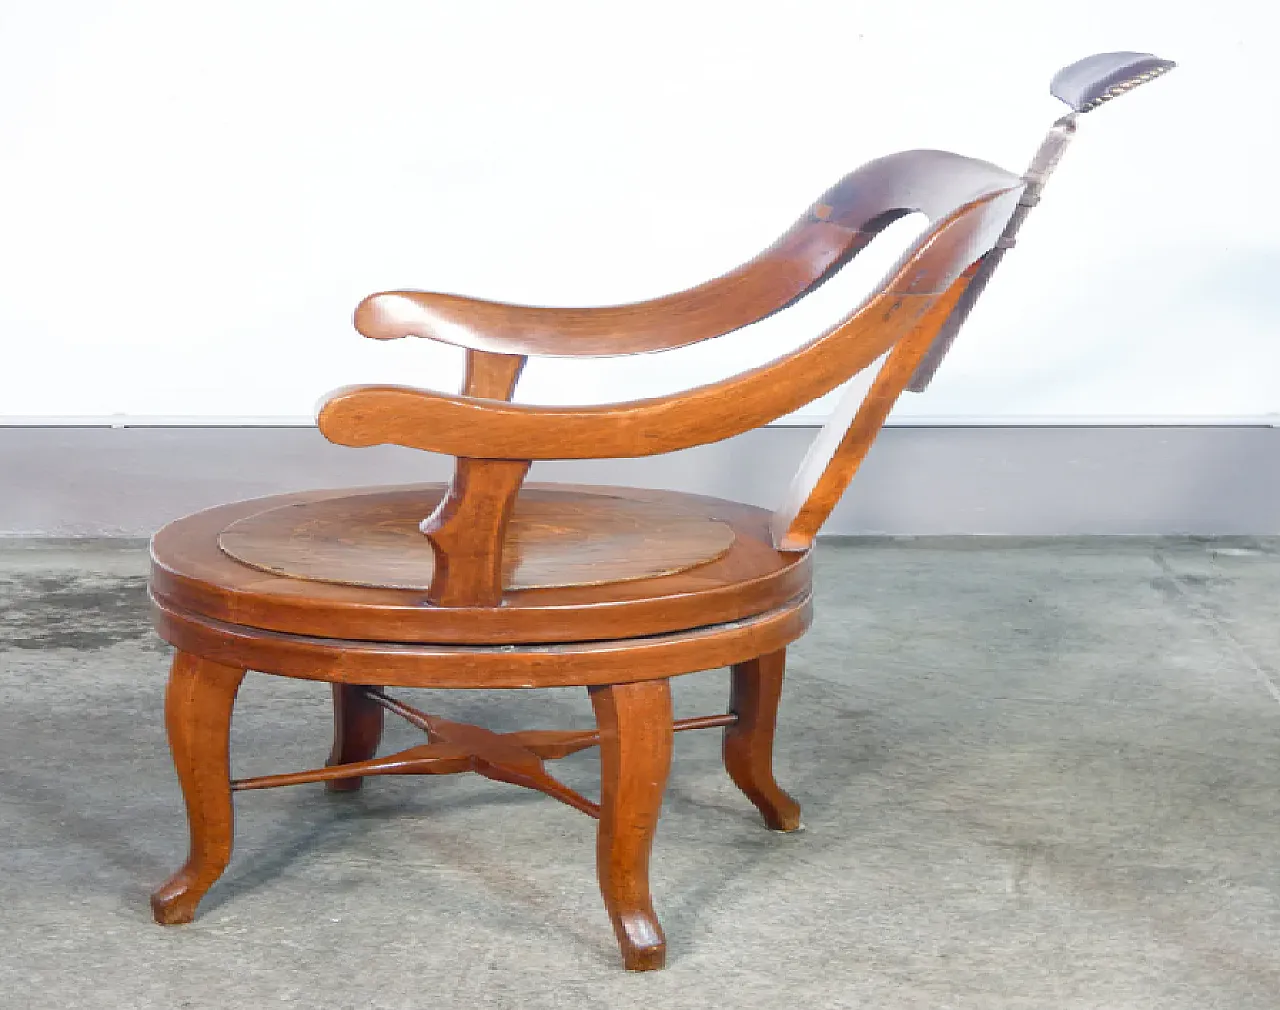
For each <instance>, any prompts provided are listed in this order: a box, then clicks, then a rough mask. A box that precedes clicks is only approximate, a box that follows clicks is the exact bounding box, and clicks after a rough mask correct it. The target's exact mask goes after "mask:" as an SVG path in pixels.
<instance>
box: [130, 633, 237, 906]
mask: <svg viewBox="0 0 1280 1010" xmlns="http://www.w3.org/2000/svg"><path fill="white" fill-rule="evenodd" d="M244 674H245V671H244V670H240V669H236V668H234V667H230V666H222V665H221V664H219V663H214V662H211V661H210V660H207V659H201V658H200V657H199V656H193V655H191V654H189V653H185V652H179V653H178V654H177V655H176V656H175V657H174V659H173V669H172V671H171V672H170V674H169V687H168V690H167V691H166V693H165V704H164V716H165V728H166V729H167V730H168V733H169V749H170V751H172V753H173V763H174V766H175V767H176V769H177V772H178V781H179V783H180V784H181V785H182V795H183V798H184V799H185V800H186V804H187V824H188V827H189V829H190V832H191V848H190V851H189V853H188V855H187V861H186V863H185V864H184V865H183V867H182V869H180V870H179V871H178V872H177V873H175V874H174V875H173V876H172V877H170V878H169V879H168V880H167V881H166V882H165V883H164V884H162V885H161V886H160V887H159V888H157V889H156V891H155V892H154V893H153V894H152V895H151V911H152V913H153V914H154V915H155V920H156V922H158V923H160V924H161V925H165V926H169V925H173V924H175V923H180V922H190V921H191V920H192V919H193V918H195V914H196V906H197V905H198V904H199V903H200V899H201V898H203V897H204V895H205V892H206V891H208V890H209V888H210V887H212V886H213V882H214V881H215V880H217V879H218V878H219V877H220V876H222V871H223V870H225V869H226V867H227V862H228V861H229V860H230V859H231V838H232V812H231V756H230V739H229V737H230V732H231V709H232V707H233V706H234V705H235V700H236V692H237V691H238V690H239V688H240V682H241V681H242V680H244Z"/></svg>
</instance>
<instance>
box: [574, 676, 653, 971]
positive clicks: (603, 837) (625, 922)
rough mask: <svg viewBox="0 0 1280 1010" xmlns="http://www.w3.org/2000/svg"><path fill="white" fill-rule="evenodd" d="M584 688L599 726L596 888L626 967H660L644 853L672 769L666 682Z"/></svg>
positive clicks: (646, 857)
mask: <svg viewBox="0 0 1280 1010" xmlns="http://www.w3.org/2000/svg"><path fill="white" fill-rule="evenodd" d="M590 692H591V703H592V705H593V706H594V708H595V712H596V723H597V725H598V726H599V728H600V827H599V834H598V836H597V838H598V841H597V849H596V871H597V874H598V876H599V878H600V893H601V895H603V897H604V904H605V907H606V908H607V909H608V911H609V918H610V919H611V920H612V921H613V930H614V932H615V933H616V934H617V936H618V944H619V946H621V948H622V962H623V965H624V967H626V968H627V970H628V971H648V970H649V969H652V968H661V967H662V965H663V963H664V962H665V961H666V954H667V941H666V937H664V936H663V934H662V927H661V926H660V925H659V924H658V917H657V916H656V915H655V914H654V911H653V899H652V898H651V897H650V894H649V852H650V849H651V848H652V846H653V835H654V830H655V829H656V828H657V825H658V812H659V810H660V809H661V807H662V793H663V790H664V789H665V787H666V784H667V772H668V771H669V770H670V768H671V738H672V736H673V733H672V729H671V720H672V717H671V687H670V684H669V683H668V682H667V681H666V680H651V681H645V682H643V683H639V684H613V685H606V686H603V687H593V688H591V689H590Z"/></svg>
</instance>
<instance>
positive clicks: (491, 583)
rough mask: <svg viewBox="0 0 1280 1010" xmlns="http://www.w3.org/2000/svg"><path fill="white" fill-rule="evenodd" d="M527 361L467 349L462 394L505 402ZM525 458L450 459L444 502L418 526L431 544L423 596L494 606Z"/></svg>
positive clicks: (441, 602) (446, 603)
mask: <svg viewBox="0 0 1280 1010" xmlns="http://www.w3.org/2000/svg"><path fill="white" fill-rule="evenodd" d="M527 360H528V359H527V358H526V357H524V356H523V355H518V354H496V353H491V352H488V351H474V350H472V351H468V352H467V371H466V377H465V379H464V380H463V383H462V392H463V394H464V395H466V396H476V397H483V398H484V399H488V400H509V399H511V395H512V393H514V392H515V388H516V382H517V381H518V380H519V378H520V373H521V371H523V369H524V365H525V362H526V361H527ZM528 472H529V460H527V459H470V458H467V457H465V456H463V457H459V458H457V459H456V460H455V462H454V470H453V480H452V481H451V482H450V483H449V491H448V493H447V494H446V495H445V497H444V500H443V501H441V502H440V504H439V505H438V506H436V510H435V511H434V512H432V513H431V515H429V516H427V518H426V519H424V520H422V524H421V526H420V527H419V528H420V529H421V530H422V532H423V534H424V535H425V536H426V538H427V539H428V540H429V541H430V542H431V549H432V551H433V553H434V554H435V564H436V567H435V573H434V574H433V575H432V577H431V585H430V587H429V588H428V589H427V599H428V600H429V601H430V602H431V603H434V604H435V605H436V606H439V607H464V606H476V607H496V606H497V605H498V604H499V603H500V602H501V601H502V586H503V565H502V546H503V543H504V542H505V540H506V533H507V527H508V525H510V522H511V513H512V511H513V510H514V509H515V503H516V497H517V495H519V493H520V485H521V484H522V483H524V478H525V475H526V474H527V473H528Z"/></svg>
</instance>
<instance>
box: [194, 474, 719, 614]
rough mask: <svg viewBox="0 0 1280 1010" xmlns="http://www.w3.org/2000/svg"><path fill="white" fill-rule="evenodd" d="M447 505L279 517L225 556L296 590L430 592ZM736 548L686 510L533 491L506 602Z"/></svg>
mask: <svg viewBox="0 0 1280 1010" xmlns="http://www.w3.org/2000/svg"><path fill="white" fill-rule="evenodd" d="M439 497H440V496H439V493H438V489H435V488H432V489H430V490H427V491H424V490H420V489H412V490H391V491H375V492H371V493H368V494H354V495H347V496H343V497H338V498H328V499H322V500H320V501H310V502H298V503H295V504H291V505H282V506H279V507H277V508H268V509H264V510H263V511H261V512H258V513H255V514H254V515H251V516H247V517H246V518H244V519H238V520H236V521H235V522H233V523H231V524H230V525H229V526H228V527H227V528H226V529H225V530H223V531H222V533H220V534H219V535H218V546H219V547H221V548H222V550H223V551H224V552H225V553H227V554H229V555H230V556H231V557H233V558H235V559H236V560H237V561H241V562H243V563H244V564H246V565H250V566H252V567H253V568H259V569H262V570H263V571H266V572H272V573H274V574H276V575H282V576H286V577H289V578H296V579H310V580H313V581H317V582H332V583H337V584H341V585H352V586H371V587H374V588H381V589H416V590H423V591H425V590H426V589H428V588H429V587H430V585H431V583H432V579H433V578H434V575H435V567H436V559H435V550H434V549H433V548H432V545H431V543H430V542H429V541H428V539H427V537H426V536H424V535H423V533H422V532H421V530H420V529H419V523H420V521H421V519H422V516H423V514H424V512H430V511H431V509H432V508H433V507H434V506H435V504H436V502H437V501H438V500H439ZM733 540H734V534H733V528H732V527H731V526H730V525H729V524H728V523H724V522H720V521H719V520H716V519H713V518H710V517H708V516H707V515H705V513H704V512H703V511H702V510H700V509H696V508H689V507H682V506H681V503H680V502H679V501H678V500H673V499H670V498H668V499H666V500H659V501H645V500H637V499H631V498H624V497H619V496H617V495H607V494H589V493H585V492H581V491H562V490H549V489H544V488H529V489H526V490H525V491H524V492H523V493H522V494H521V495H520V496H519V498H518V499H517V500H516V505H515V510H514V513H513V515H512V517H511V522H510V526H509V528H508V529H507V535H506V537H505V538H504V542H503V546H502V568H501V571H500V576H501V582H500V586H499V597H500V596H501V592H502V591H503V589H505V590H521V589H545V588H551V587H563V586H603V585H606V584H608V583H611V582H623V581H629V580H636V579H652V578H656V577H660V576H663V575H671V574H674V573H675V572H681V571H687V570H689V569H691V568H694V567H696V566H698V565H702V564H706V563H707V562H708V561H712V560H714V559H716V558H719V557H722V556H723V555H725V554H726V553H727V552H728V551H729V548H730V547H732V546H733ZM465 561H466V559H465V558H463V559H460V560H459V561H458V562H457V563H459V564H465ZM433 602H435V601H433ZM494 602H495V603H496V602H497V601H494ZM445 605H447V604H445Z"/></svg>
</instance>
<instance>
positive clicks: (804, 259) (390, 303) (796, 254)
mask: <svg viewBox="0 0 1280 1010" xmlns="http://www.w3.org/2000/svg"><path fill="white" fill-rule="evenodd" d="M1019 182H1020V179H1019V177H1018V176H1016V175H1012V174H1011V173H1009V172H1006V171H1004V170H1003V169H1001V168H998V167H997V166H995V165H992V164H989V163H987V162H984V161H978V160H976V159H974V158H966V157H963V156H962V155H958V154H951V153H949V152H946V151H904V152H902V153H899V154H893V155H889V156H888V157H884V158H878V159H876V160H875V161H872V162H869V163H867V164H866V165H863V166H862V167H861V168H859V169H857V170H856V171H854V172H852V173H850V174H849V175H847V176H845V178H844V179H842V180H841V181H840V182H838V183H837V184H836V185H834V186H832V187H831V188H830V189H829V190H827V191H826V192H825V193H824V194H823V195H822V196H821V197H820V198H819V199H818V201H817V202H816V203H815V204H813V206H812V207H810V208H809V210H808V211H807V212H806V213H805V214H804V216H802V217H801V218H800V220H798V221H797V222H796V223H795V224H794V225H793V226H792V227H791V228H790V229H789V230H788V231H787V232H786V233H785V234H784V235H783V236H782V237H781V238H779V239H778V241H777V242H775V243H774V244H773V245H772V246H770V247H769V248H768V249H766V250H765V251H764V252H762V253H761V254H760V255H759V256H756V257H755V258H754V259H752V260H750V261H748V262H747V263H744V264H743V265H742V266H740V267H737V268H736V269H734V270H731V271H730V272H729V273H727V274H724V275H723V276H721V277H717V278H715V279H714V280H711V281H708V282H706V283H705V284H701V285H698V286H697V287H694V288H689V289H688V290H686V291H681V292H678V293H676V294H673V295H667V296H665V297H663V298H655V299H651V300H649V301H644V302H638V303H635V304H632V305H617V306H606V307H601V308H583V309H564V308H538V307H531V306H521V305H509V304H506V303H502V302H489V301H482V300H479V299H473V298H463V297H460V296H458V295H448V294H434V293H430V292H421V291H385V292H381V293H379V294H376V295H371V296H370V297H368V298H366V299H365V300H364V301H363V302H361V303H360V306H359V307H358V308H357V310H356V316H355V324H356V328H357V329H358V330H359V331H360V332H361V333H362V334H364V335H365V336H366V337H372V338H375V339H382V340H386V339H393V338H397V337H404V336H420V337H430V338H433V339H436V340H441V341H445V342H447V343H452V344H457V345H459V346H462V347H468V348H471V349H473V350H477V351H490V352H498V353H504V354H536V355H548V356H577V355H583V356H612V355H621V354H636V353H640V352H646V351H660V350H667V349H670V348H674V347H681V346H684V345H686V344H691V343H695V342H697V341H700V340H705V339H707V338H710V337H717V336H721V335H723V334H726V333H730V332H732V331H734V330H737V329H741V328H742V327H744V326H747V325H749V324H751V323H754V322H758V321H759V320H761V319H764V318H766V317H768V316H770V315H772V314H773V313H775V312H778V311H779V310H781V309H783V308H785V307H787V306H788V305H790V304H792V303H794V302H795V301H797V300H798V299H800V298H803V297H804V296H805V295H807V294H808V293H809V292H810V291H813V290H814V289H815V288H817V287H818V286H819V285H821V284H822V283H823V282H824V281H825V280H827V279H828V278H829V277H831V276H832V275H833V274H834V273H835V272H836V271H838V270H839V269H840V267H842V266H843V265H844V264H845V263H847V262H848V261H849V260H850V259H851V258H852V257H853V256H854V255H856V254H857V252H858V251H859V250H861V249H862V248H864V247H865V246H866V245H867V243H868V242H870V241H871V239H872V238H874V237H875V235H876V234H877V233H879V232H880V231H881V230H883V229H884V228H885V226H887V225H888V224H889V223H890V222H891V221H894V220H896V219H897V218H899V217H902V216H903V215H905V214H909V213H913V212H916V211H919V212H922V213H924V214H925V215H926V216H927V217H928V218H929V219H930V221H932V222H934V223H935V224H936V223H938V222H939V221H941V220H942V219H944V218H945V217H947V216H948V215H949V214H952V213H953V212H955V211H956V210H957V209H958V208H960V207H961V206H963V205H965V204H967V203H970V202H972V201H974V200H978V199H981V198H982V197H983V196H987V195H990V194H992V193H995V192H998V191H1001V190H1004V189H1008V188H1009V187H1011V186H1016V185H1018V184H1019Z"/></svg>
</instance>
